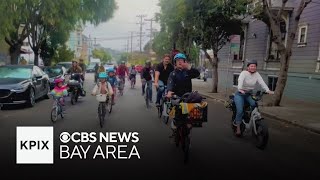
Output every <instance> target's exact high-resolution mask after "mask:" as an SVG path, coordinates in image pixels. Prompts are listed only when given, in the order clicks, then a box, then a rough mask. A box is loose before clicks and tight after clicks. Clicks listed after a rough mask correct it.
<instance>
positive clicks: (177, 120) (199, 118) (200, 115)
mask: <svg viewBox="0 0 320 180" xmlns="http://www.w3.org/2000/svg"><path fill="white" fill-rule="evenodd" d="M189 94H190V93H186V94H185V95H183V96H182V97H178V96H176V95H173V97H172V100H171V102H170V103H171V104H172V108H171V109H175V117H174V120H173V121H172V125H171V126H172V127H174V126H175V127H176V129H175V128H173V129H175V130H174V132H173V137H174V141H175V145H176V147H179V145H181V148H182V151H183V153H184V163H187V162H188V161H189V152H190V141H191V137H190V132H191V129H192V127H202V122H207V106H205V108H199V107H196V108H194V109H193V111H191V112H190V113H188V114H183V113H182V107H181V104H180V103H181V102H185V100H186V97H187V96H188V95H189ZM203 99H205V98H203ZM194 114H196V115H194ZM199 124H201V125H199Z"/></svg>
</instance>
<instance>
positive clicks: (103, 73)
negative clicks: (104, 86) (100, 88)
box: [99, 72, 107, 79]
mask: <svg viewBox="0 0 320 180" xmlns="http://www.w3.org/2000/svg"><path fill="white" fill-rule="evenodd" d="M105 78H107V73H105V72H101V73H99V79H105Z"/></svg>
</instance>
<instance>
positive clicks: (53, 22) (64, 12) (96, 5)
mask: <svg viewBox="0 0 320 180" xmlns="http://www.w3.org/2000/svg"><path fill="white" fill-rule="evenodd" d="M116 8H117V6H116V2H115V0H95V1H92V0H68V1H48V0H10V1H4V2H1V3H0V15H1V17H6V18H1V20H0V23H1V27H0V34H1V35H2V36H3V37H5V39H6V42H7V43H8V44H9V45H10V55H11V63H13V64H15V63H17V56H18V55H19V53H20V48H21V45H22V43H23V40H24V39H26V38H27V37H28V36H30V37H31V40H30V45H31V47H32V49H33V50H34V52H35V54H38V53H39V52H40V50H42V51H46V50H45V49H43V47H41V46H42V45H44V47H46V48H47V47H50V46H51V45H53V46H52V47H51V48H57V46H56V44H57V43H56V42H55V41H56V40H64V42H62V41H60V42H59V44H60V45H62V44H63V43H65V41H66V40H65V39H60V38H56V39H55V40H53V39H52V38H51V36H52V34H56V33H59V32H61V31H63V33H66V34H69V33H70V32H71V31H72V30H73V29H74V28H75V27H76V26H77V25H78V24H79V23H80V24H81V23H83V24H84V23H86V22H90V23H92V24H94V25H98V24H99V23H101V22H105V21H107V20H109V19H110V18H111V17H112V15H113V13H114V11H115V9H116ZM21 24H23V25H24V26H22V28H20V25H21ZM63 37H65V36H63ZM51 41H52V42H51ZM49 42H50V43H49Z"/></svg>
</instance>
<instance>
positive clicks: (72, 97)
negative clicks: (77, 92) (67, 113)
mask: <svg viewBox="0 0 320 180" xmlns="http://www.w3.org/2000/svg"><path fill="white" fill-rule="evenodd" d="M70 99H71V104H72V105H74V104H75V101H76V100H75V97H74V93H73V92H71V95H70Z"/></svg>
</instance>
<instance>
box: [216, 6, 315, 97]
mask: <svg viewBox="0 0 320 180" xmlns="http://www.w3.org/2000/svg"><path fill="white" fill-rule="evenodd" d="M259 3H260V2H259V1H258V0H257V1H255V2H254V3H253V4H252V5H251V6H249V7H255V6H257V5H259ZM272 3H273V6H272V7H273V8H274V9H277V8H279V7H281V4H280V3H281V1H276V0H272ZM299 3H300V0H289V1H288V4H287V5H286V7H285V13H284V15H283V17H282V22H281V25H282V28H281V32H282V40H283V41H284V42H285V43H286V42H287V39H288V36H289V34H288V32H289V30H290V28H291V27H292V22H293V21H294V19H293V18H294V17H293V16H292V12H294V11H297V7H299ZM319 17H320V3H310V4H309V5H308V6H307V7H306V8H305V10H304V12H303V13H302V16H301V19H300V24H299V28H298V30H297V32H296V38H295V40H294V44H293V48H292V56H291V60H290V64H289V73H288V80H287V84H286V88H285V91H284V96H285V97H288V98H291V99H298V100H304V101H310V102H320V93H319V89H320V18H319ZM271 37H272V33H271V30H270V29H269V28H268V27H267V25H266V24H265V23H264V22H262V21H259V20H257V19H254V18H253V17H249V18H248V19H247V20H246V21H245V22H244V31H243V33H242V34H240V35H238V36H234V37H233V38H231V42H229V43H228V44H227V45H226V46H225V47H224V48H222V49H221V50H220V52H219V54H218V57H219V59H220V62H219V86H220V87H221V88H225V89H233V87H236V86H237V83H238V77H239V74H240V72H241V71H242V70H243V68H244V65H245V64H244V63H243V62H244V61H245V60H246V59H256V60H257V61H258V71H259V73H260V74H261V75H262V77H263V79H264V80H265V82H266V83H267V85H268V86H269V88H270V89H271V90H275V88H276V83H277V80H278V73H279V69H280V54H279V53H278V52H277V47H276V45H275V44H274V43H273V42H272V40H271ZM232 39H234V41H233V42H232Z"/></svg>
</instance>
